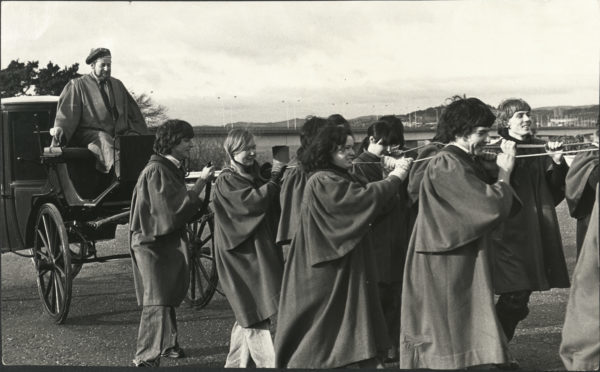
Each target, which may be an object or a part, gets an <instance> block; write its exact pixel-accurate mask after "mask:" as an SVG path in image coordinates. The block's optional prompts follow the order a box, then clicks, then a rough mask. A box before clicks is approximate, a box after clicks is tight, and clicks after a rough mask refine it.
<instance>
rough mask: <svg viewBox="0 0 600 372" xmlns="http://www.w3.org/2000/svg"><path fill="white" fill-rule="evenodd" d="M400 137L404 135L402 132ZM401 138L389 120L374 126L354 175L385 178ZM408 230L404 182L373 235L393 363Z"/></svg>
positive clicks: (370, 130)
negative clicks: (394, 149)
mask: <svg viewBox="0 0 600 372" xmlns="http://www.w3.org/2000/svg"><path fill="white" fill-rule="evenodd" d="M398 120H399V119H398ZM401 125H402V122H400V126H401ZM399 135H400V136H402V134H401V132H400V134H399ZM399 135H398V131H394V132H392V127H391V125H390V124H389V123H388V122H386V121H382V120H379V121H376V122H375V123H373V124H371V125H370V126H369V128H368V129H367V136H366V137H365V138H364V140H363V142H362V144H361V146H362V148H363V149H364V151H363V152H361V153H360V154H359V155H358V157H356V159H355V160H354V162H353V173H354V174H355V175H357V176H359V177H363V178H364V179H365V180H366V181H367V182H377V181H381V180H382V179H384V177H386V176H387V169H388V168H387V167H386V166H389V165H392V166H393V162H394V161H395V159H394V158H392V157H390V156H387V155H385V154H386V153H389V151H388V150H389V149H390V148H396V147H402V145H403V144H404V138H403V137H400V136H399ZM407 230H408V214H407V208H406V183H405V182H403V183H402V185H400V187H399V188H398V190H397V194H396V196H395V197H394V199H393V200H392V201H390V202H389V204H388V205H387V207H386V213H385V214H383V215H381V216H379V217H378V218H377V219H376V220H375V222H373V224H372V234H371V236H372V239H373V254H374V256H375V262H376V265H377V275H378V279H377V282H378V288H379V296H380V298H381V307H382V310H383V314H384V315H385V321H386V325H387V329H388V335H389V337H390V341H391V343H392V346H391V347H390V350H389V352H388V357H387V359H386V361H389V362H393V361H397V360H398V340H399V337H400V295H401V291H402V273H403V270H404V258H405V256H406V247H407V245H408V236H409V235H410V234H409V232H408V231H407Z"/></svg>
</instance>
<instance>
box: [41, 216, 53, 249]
mask: <svg viewBox="0 0 600 372" xmlns="http://www.w3.org/2000/svg"><path fill="white" fill-rule="evenodd" d="M42 222H43V223H44V231H45V232H46V239H47V243H48V245H47V247H48V251H49V252H50V257H53V256H54V252H52V251H53V247H52V243H53V242H54V238H53V235H52V234H51V233H50V231H51V230H52V229H51V228H50V227H49V226H48V216H47V215H42Z"/></svg>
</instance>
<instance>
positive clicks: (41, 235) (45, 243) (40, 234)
mask: <svg viewBox="0 0 600 372" xmlns="http://www.w3.org/2000/svg"><path fill="white" fill-rule="evenodd" d="M37 233H38V235H39V236H40V239H42V243H44V247H46V249H50V247H49V246H48V241H47V240H46V238H45V237H44V235H43V234H42V231H41V230H40V229H38V230H37ZM40 248H41V247H40Z"/></svg>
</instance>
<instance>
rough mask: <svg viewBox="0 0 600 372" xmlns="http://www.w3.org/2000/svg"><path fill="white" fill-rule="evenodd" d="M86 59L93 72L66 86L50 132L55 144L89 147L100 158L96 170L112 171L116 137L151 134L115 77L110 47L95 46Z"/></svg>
mask: <svg viewBox="0 0 600 372" xmlns="http://www.w3.org/2000/svg"><path fill="white" fill-rule="evenodd" d="M85 62H86V63H87V64H89V65H90V66H91V68H92V72H91V73H90V74H88V75H84V76H82V77H79V78H77V79H73V80H71V81H70V82H69V83H68V84H67V85H66V86H65V88H64V89H63V91H62V93H61V94H60V98H59V100H58V107H57V111H56V119H55V121H54V128H52V129H51V130H50V134H51V135H52V136H53V146H58V145H67V146H73V147H87V148H88V149H89V150H90V151H91V152H92V153H94V156H95V157H96V169H97V170H98V171H100V172H102V173H109V172H110V170H111V168H112V167H113V164H114V161H115V149H114V142H115V141H114V138H115V136H116V135H124V134H148V127H147V125H146V121H145V120H144V117H143V116H142V113H141V111H140V109H139V107H138V106H137V104H136V102H135V100H134V99H133V97H132V96H131V94H129V92H128V91H127V89H126V88H125V86H124V85H123V83H122V82H121V81H120V80H118V79H115V78H113V77H111V64H112V62H111V53H110V50H108V49H106V48H95V49H92V50H91V52H90V54H89V55H88V57H87V58H86V60H85ZM117 150H118V149H117Z"/></svg>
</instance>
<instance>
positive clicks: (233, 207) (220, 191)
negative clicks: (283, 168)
mask: <svg viewBox="0 0 600 372" xmlns="http://www.w3.org/2000/svg"><path fill="white" fill-rule="evenodd" d="M213 208H214V212H215V261H216V266H217V272H218V274H219V283H220V284H221V287H222V288H223V292H224V293H225V296H226V297H227V300H228V301H229V304H230V305H231V308H232V309H233V313H234V315H235V319H236V321H237V322H238V323H239V324H240V326H242V327H249V326H252V325H254V324H256V323H258V322H261V321H263V320H266V319H268V318H270V317H271V316H272V315H273V314H275V313H276V312H277V304H278V302H279V292H280V288H281V275H282V273H283V257H282V253H281V250H280V249H279V248H278V247H277V245H276V244H275V234H276V228H277V217H278V216H273V215H274V214H277V213H278V212H279V186H278V185H277V184H275V183H274V182H271V181H269V182H267V183H264V184H263V182H261V181H255V182H253V181H250V180H248V179H246V178H244V177H242V176H241V175H239V174H237V173H235V172H234V171H232V170H231V169H229V168H226V169H224V170H223V172H222V173H221V174H220V175H219V177H217V180H216V181H215V186H214V192H213Z"/></svg>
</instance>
